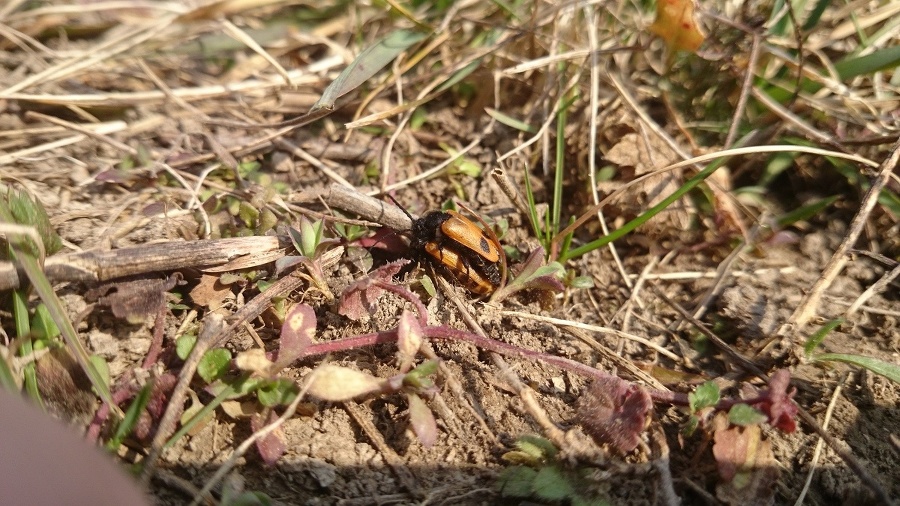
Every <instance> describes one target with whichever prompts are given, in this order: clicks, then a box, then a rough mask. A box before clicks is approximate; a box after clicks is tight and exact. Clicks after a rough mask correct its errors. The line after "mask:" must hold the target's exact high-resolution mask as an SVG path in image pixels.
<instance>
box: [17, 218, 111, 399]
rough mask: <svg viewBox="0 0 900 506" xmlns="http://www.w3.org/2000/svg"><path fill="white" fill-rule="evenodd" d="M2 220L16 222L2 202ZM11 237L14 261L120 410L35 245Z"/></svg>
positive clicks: (96, 386)
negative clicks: (76, 329)
mask: <svg viewBox="0 0 900 506" xmlns="http://www.w3.org/2000/svg"><path fill="white" fill-rule="evenodd" d="M0 220H4V221H6V222H7V223H13V217H12V214H10V212H9V208H7V207H6V206H5V205H0ZM7 240H8V241H9V245H10V248H11V250H12V252H13V257H14V260H16V261H17V262H18V264H19V265H20V266H21V267H22V270H24V271H25V275H26V276H27V277H28V281H30V282H31V285H32V287H34V291H35V293H37V295H38V297H40V298H41V300H42V301H43V302H44V305H46V306H47V310H48V311H49V312H50V316H51V317H52V318H53V321H54V322H55V323H56V326H57V327H59V330H60V332H62V335H63V338H64V339H65V341H66V344H67V345H68V346H69V351H70V352H71V353H72V354H73V355H74V356H75V360H76V361H77V362H78V365H79V366H81V369H82V370H83V371H84V373H85V374H86V375H87V377H88V379H89V380H90V382H91V385H92V386H93V387H94V389H95V390H96V392H97V394H98V395H99V396H100V399H102V400H103V402H105V403H106V404H108V405H109V407H110V408H111V409H112V411H113V412H114V413H117V412H119V410H118V407H117V406H115V405H114V404H113V402H112V396H111V395H110V393H109V386H108V385H107V384H106V382H105V381H104V379H103V376H102V375H101V374H100V372H99V371H98V370H97V368H96V367H95V366H94V364H93V362H91V360H90V357H88V354H87V351H86V350H85V349H84V345H82V344H81V340H80V339H78V333H77V332H75V327H73V326H72V322H71V321H69V318H68V315H66V311H65V309H64V308H63V306H62V303H61V302H60V301H59V297H57V296H56V292H54V291H53V286H52V285H50V281H49V280H48V279H47V276H45V275H44V270H43V269H42V268H41V266H40V264H38V260H37V258H36V257H35V256H34V254H33V253H30V252H31V251H32V250H33V248H32V247H30V244H29V242H28V240H27V239H25V238H22V237H18V236H14V235H9V236H8V237H7Z"/></svg>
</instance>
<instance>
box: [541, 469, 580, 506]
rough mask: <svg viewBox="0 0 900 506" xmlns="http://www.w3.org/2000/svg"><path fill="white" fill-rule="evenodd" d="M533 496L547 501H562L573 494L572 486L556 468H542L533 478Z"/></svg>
mask: <svg viewBox="0 0 900 506" xmlns="http://www.w3.org/2000/svg"><path fill="white" fill-rule="evenodd" d="M533 486H534V495H535V496H537V497H539V498H541V499H544V500H547V501H562V500H563V499H566V498H567V497H571V496H572V495H574V494H575V489H574V488H572V484H571V483H569V480H567V479H566V477H565V476H564V475H563V473H562V471H561V470H560V469H559V468H558V467H557V466H547V467H542V468H541V469H540V470H538V473H537V476H535V477H534V484H533Z"/></svg>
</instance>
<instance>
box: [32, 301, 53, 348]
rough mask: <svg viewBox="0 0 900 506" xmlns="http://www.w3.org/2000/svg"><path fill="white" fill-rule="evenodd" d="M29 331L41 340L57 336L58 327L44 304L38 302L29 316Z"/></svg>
mask: <svg viewBox="0 0 900 506" xmlns="http://www.w3.org/2000/svg"><path fill="white" fill-rule="evenodd" d="M31 333H32V335H33V336H34V337H35V338H36V339H39V340H41V341H49V340H51V339H53V338H55V337H58V336H59V327H57V326H56V322H54V321H53V318H51V317H50V310H49V309H47V305H46V304H38V306H37V307H36V308H34V316H33V317H32V318H31Z"/></svg>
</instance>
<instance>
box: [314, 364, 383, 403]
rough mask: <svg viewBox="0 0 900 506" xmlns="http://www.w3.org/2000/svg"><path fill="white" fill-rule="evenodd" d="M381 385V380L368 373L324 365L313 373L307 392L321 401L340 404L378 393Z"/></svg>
mask: <svg viewBox="0 0 900 506" xmlns="http://www.w3.org/2000/svg"><path fill="white" fill-rule="evenodd" d="M383 383H384V382H383V380H381V379H379V378H376V377H375V376H372V375H371V374H368V373H364V372H360V371H356V370H353V369H348V368H346V367H340V366H337V365H332V364H325V365H322V366H319V367H318V368H316V370H315V371H314V372H313V377H312V383H310V384H309V386H308V390H307V391H308V393H309V395H312V396H313V397H316V398H319V399H322V400H323V401H329V402H341V401H349V400H351V399H353V398H354V397H361V396H363V395H367V394H372V393H375V392H379V391H381V390H382V385H383Z"/></svg>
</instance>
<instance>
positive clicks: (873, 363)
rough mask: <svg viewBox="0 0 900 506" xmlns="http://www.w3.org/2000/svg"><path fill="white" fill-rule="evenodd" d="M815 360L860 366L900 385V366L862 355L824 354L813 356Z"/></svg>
mask: <svg viewBox="0 0 900 506" xmlns="http://www.w3.org/2000/svg"><path fill="white" fill-rule="evenodd" d="M813 360H815V361H816V362H828V361H833V362H844V363H847V364H853V365H858V366H860V367H864V368H866V369H868V370H870V371H872V372H874V373H875V374H880V375H882V376H884V377H885V378H887V379H889V380H891V381H893V382H894V383H900V366H898V365H897V364H891V363H889V362H883V361H881V360H878V359H877V358H871V357H864V356H862V355H849V354H845V353H822V354H821V355H815V356H813Z"/></svg>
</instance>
